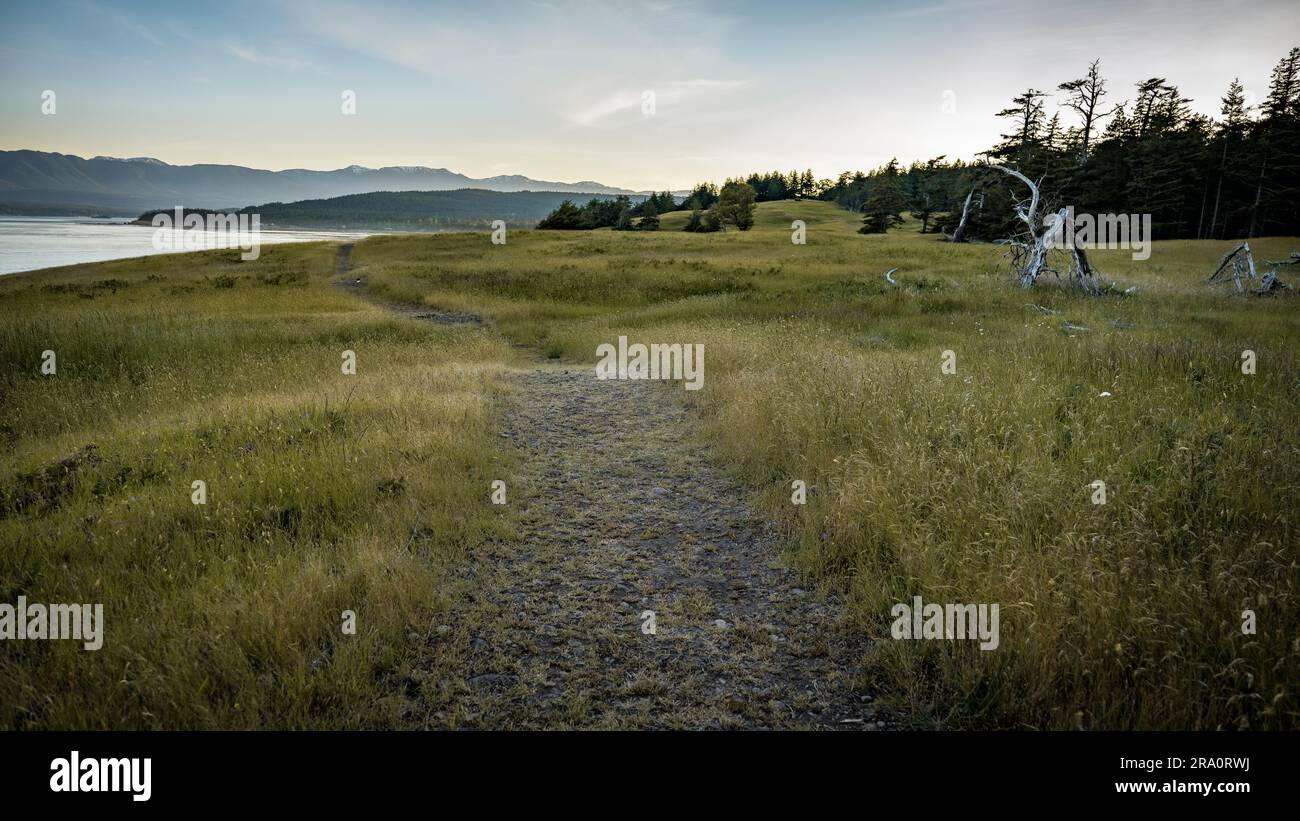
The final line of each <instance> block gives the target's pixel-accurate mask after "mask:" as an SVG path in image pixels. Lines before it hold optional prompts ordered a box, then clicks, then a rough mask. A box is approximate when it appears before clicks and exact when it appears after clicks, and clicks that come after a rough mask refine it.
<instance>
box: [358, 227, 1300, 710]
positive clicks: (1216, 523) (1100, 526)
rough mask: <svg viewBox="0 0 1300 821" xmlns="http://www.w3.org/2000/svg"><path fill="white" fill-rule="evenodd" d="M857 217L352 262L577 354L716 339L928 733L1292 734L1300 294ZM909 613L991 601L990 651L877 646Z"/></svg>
mask: <svg viewBox="0 0 1300 821" xmlns="http://www.w3.org/2000/svg"><path fill="white" fill-rule="evenodd" d="M684 219H685V215H684V214H670V215H665V216H664V217H663V218H662V224H663V227H664V228H665V229H671V228H673V227H676V224H677V222H679V221H683V220H684ZM793 219H803V220H805V221H806V223H807V225H808V235H807V244H806V245H803V246H798V245H793V244H791V242H790V222H791V220H793ZM857 227H858V222H857V220H856V219H855V218H854V216H853V215H852V214H849V213H847V212H843V211H838V210H835V209H833V208H831V207H830V206H827V205H825V204H823V203H813V202H802V203H800V202H779V203H767V204H763V205H762V206H760V208H759V211H758V222H757V225H756V226H755V228H754V230H752V231H750V232H746V233H739V232H734V231H733V232H728V233H725V234H705V235H693V234H687V233H684V232H680V231H671V230H665V231H661V232H659V233H647V234H642V233H632V234H626V233H623V234H621V233H618V232H612V231H597V232H589V233H583V232H573V233H568V232H554V233H551V232H532V233H523V232H520V233H516V234H513V235H511V239H510V242H509V244H508V245H507V246H505V247H499V248H498V247H492V246H490V245H488V244H486V243H485V242H484V241H483V239H482V238H481V237H476V236H464V237H446V238H437V239H426V238H418V237H415V238H405V237H394V238H378V239H374V240H371V241H369V242H366V243H364V244H363V245H361V246H360V247H359V248H358V253H357V259H358V260H359V262H360V263H361V265H362V266H363V270H365V272H366V274H367V276H368V277H369V279H370V282H371V283H372V285H373V286H375V287H378V288H380V289H382V290H383V291H384V292H386V293H389V294H391V295H392V296H394V297H400V298H403V299H421V298H423V299H425V300H426V301H428V302H429V303H430V304H434V305H438V306H440V307H445V308H452V309H455V310H461V311H470V312H478V313H483V314H487V315H491V316H493V317H494V318H496V320H497V329H498V330H499V331H500V332H501V333H502V334H504V335H505V336H507V337H508V338H510V339H512V340H513V341H517V342H523V343H527V344H532V345H538V346H540V347H541V348H542V349H543V350H545V351H546V352H548V354H549V355H551V356H554V357H560V358H563V359H565V360H571V361H573V362H574V363H591V362H593V361H594V358H595V349H596V346H597V345H598V344H600V343H601V342H607V341H612V340H614V339H615V338H616V337H617V336H618V335H620V334H627V335H629V336H630V337H632V338H633V340H634V341H635V340H637V339H640V340H646V341H667V342H702V343H704V344H705V345H706V350H707V357H706V361H707V383H706V388H705V389H704V390H702V391H699V392H698V393H697V394H693V395H692V396H691V399H693V400H694V401H696V402H698V404H699V411H700V412H702V413H704V414H705V415H706V416H707V418H708V419H709V420H710V421H711V424H712V430H713V435H714V437H715V438H716V441H717V443H718V445H719V446H720V447H721V448H722V451H723V452H724V453H726V454H727V456H728V458H729V461H730V463H731V464H732V465H733V467H734V469H735V470H736V471H738V472H739V473H740V474H741V475H742V476H743V478H744V479H745V480H746V481H747V482H748V483H749V484H750V486H752V487H753V488H755V489H756V491H757V492H758V493H760V494H761V495H762V497H763V499H764V500H765V502H766V509H767V510H768V511H769V512H770V513H771V514H773V515H775V516H779V517H782V518H783V519H784V520H785V521H786V522H787V523H788V525H789V527H790V531H791V534H792V538H793V540H794V541H795V543H796V546H797V551H796V557H795V558H796V561H797V562H798V564H799V566H800V567H801V568H803V569H804V570H806V571H807V572H808V573H809V574H810V575H811V576H812V577H814V578H816V579H818V580H820V581H821V582H823V583H824V584H827V585H831V586H835V587H837V588H842V589H844V590H846V591H848V593H849V594H850V595H851V597H852V601H853V604H854V613H855V615H856V619H857V627H858V628H859V629H861V630H864V631H867V632H869V633H870V634H871V635H873V636H876V637H880V638H882V639H883V640H882V641H880V642H879V643H877V644H876V645H875V646H874V648H873V650H872V652H871V653H870V655H869V657H868V658H867V659H866V660H865V661H866V667H865V670H866V673H867V675H868V676H869V677H870V678H871V679H872V680H873V681H875V682H877V683H878V684H881V685H883V686H885V687H887V688H888V689H889V690H890V691H891V692H892V693H893V695H894V698H895V703H896V704H898V705H899V706H901V707H903V708H905V709H907V710H909V711H911V713H912V715H913V716H914V717H915V719H916V720H917V721H919V722H920V723H922V724H928V723H933V724H935V725H939V726H1001V727H1017V726H1029V727H1063V728H1074V727H1089V728H1103V727H1105V728H1115V727H1121V728H1123V727H1252V728H1259V727H1279V726H1287V727H1294V726H1296V724H1297V710H1298V709H1300V707H1298V705H1297V701H1296V698H1297V694H1296V692H1295V682H1296V681H1300V675H1298V673H1300V647H1297V646H1296V644H1295V640H1296V635H1297V629H1298V628H1300V608H1298V605H1300V602H1298V601H1297V595H1298V594H1300V576H1298V575H1297V545H1298V544H1300V539H1298V538H1297V530H1296V525H1297V513H1296V510H1295V507H1294V504H1293V502H1292V500H1293V498H1294V496H1295V494H1296V492H1297V490H1298V489H1300V467H1298V465H1300V462H1298V461H1297V456H1300V432H1297V429H1296V426H1295V425H1294V409H1295V408H1296V407H1297V406H1298V405H1300V379H1297V374H1300V368H1298V367H1297V366H1298V365H1300V348H1297V344H1296V343H1297V340H1298V337H1300V331H1298V330H1297V324H1296V311H1297V303H1296V301H1295V299H1293V298H1282V299H1272V300H1262V299H1256V298H1247V297H1238V296H1235V295H1232V294H1229V293H1227V292H1226V291H1224V290H1221V289H1215V288H1211V287H1206V286H1205V284H1204V279H1205V277H1206V276H1207V275H1208V273H1209V272H1210V271H1212V270H1213V268H1214V267H1215V265H1216V264H1217V262H1218V259H1219V257H1220V256H1221V255H1222V254H1223V252H1224V251H1225V250H1227V249H1228V248H1229V247H1230V244H1229V243H1218V242H1191V241H1180V242H1165V243H1158V244H1157V245H1156V247H1155V249H1154V252H1153V253H1152V256H1151V258H1150V259H1149V260H1147V261H1146V262H1138V261H1134V260H1132V259H1131V257H1130V254H1129V253H1128V252H1123V251H1109V252H1096V253H1094V255H1093V256H1094V257H1095V262H1096V263H1097V265H1098V266H1099V267H1100V269H1101V270H1102V271H1104V272H1106V274H1107V275H1108V276H1110V277H1113V278H1114V279H1116V280H1117V281H1118V282H1119V283H1120V284H1121V285H1122V286H1123V287H1129V286H1137V289H1138V290H1137V292H1136V294H1135V295H1134V296H1131V297H1102V298H1083V297H1078V296H1074V295H1071V294H1068V293H1065V292H1062V291H1060V290H1059V289H1057V288H1055V287H1053V285H1052V284H1050V283H1048V284H1047V285H1046V286H1045V287H1042V288H1040V289H1038V290H1035V291H1032V292H1026V291H1023V290H1021V289H1019V288H1018V287H1015V286H1014V285H1013V284H1012V282H1011V280H1010V277H1009V276H1008V273H1007V271H1006V270H1005V267H1004V262H1003V260H1002V257H1001V249H1000V248H998V247H997V246H991V245H972V246H959V247H953V246H950V245H947V244H944V243H941V242H938V241H936V240H935V239H934V238H933V237H930V236H921V235H919V234H917V233H915V226H914V225H912V226H909V227H908V228H905V229H904V230H902V231H899V232H895V233H890V234H888V235H884V236H863V235H859V234H857V233H856V229H857ZM909 229H910V230H909ZM1253 245H1254V246H1255V247H1256V252H1257V254H1258V257H1259V258H1261V259H1279V258H1283V257H1285V255H1286V254H1287V253H1289V251H1290V250H1291V249H1292V248H1294V247H1297V246H1300V241H1297V240H1295V239H1266V240H1261V241H1259V242H1258V243H1253ZM894 267H897V268H898V269H899V270H898V273H897V274H896V275H895V276H896V278H897V280H898V281H899V283H900V287H898V288H894V287H891V286H890V285H889V284H888V283H887V282H885V281H884V279H883V278H882V274H883V272H884V271H886V270H888V269H889V268H894ZM1035 306H1037V307H1035ZM1072 328H1085V329H1086V330H1074V329H1072ZM1246 349H1250V350H1253V351H1255V353H1256V354H1257V355H1258V357H1259V362H1260V366H1259V369H1258V373H1257V374H1256V375H1254V376H1245V375H1243V374H1242V372H1241V369H1240V364H1241V354H1242V351H1243V350H1246ZM945 350H951V351H953V352H954V353H955V354H956V358H957V373H956V375H953V376H944V375H942V374H941V373H940V361H941V354H942V352H943V351H945ZM1103 394H1109V395H1108V396H1103ZM796 478H799V479H803V480H805V481H807V482H808V485H809V487H810V488H812V489H813V490H812V494H811V496H810V499H809V503H808V505H807V506H806V507H803V508H797V507H795V506H793V505H791V504H790V502H789V493H790V492H789V483H790V481H791V480H792V479H796ZM1095 480H1102V481H1105V482H1106V484H1107V489H1108V500H1107V504H1105V505H1102V506H1097V505H1094V504H1092V502H1091V500H1092V494H1093V490H1092V487H1091V483H1092V482H1093V481H1095ZM913 595H921V596H922V597H923V598H924V599H925V600H926V601H935V602H985V603H994V602H997V603H1000V604H1001V606H1002V609H1003V614H1002V645H1001V648H1000V649H999V650H997V651H993V652H980V651H978V650H974V649H973V648H972V647H970V646H968V645H965V644H962V643H960V642H957V643H950V642H897V641H892V640H890V639H889V638H888V636H889V625H890V621H891V619H890V617H889V615H888V614H889V610H890V607H891V606H892V605H893V604H895V603H897V602H903V601H910V600H911V597H912V596H913ZM1246 609H1250V610H1253V611H1255V613H1256V614H1257V618H1258V620H1259V625H1260V627H1259V630H1258V634H1257V635H1253V636H1246V635H1243V634H1242V632H1241V629H1240V628H1241V624H1242V612H1243V611H1244V610H1246Z"/></svg>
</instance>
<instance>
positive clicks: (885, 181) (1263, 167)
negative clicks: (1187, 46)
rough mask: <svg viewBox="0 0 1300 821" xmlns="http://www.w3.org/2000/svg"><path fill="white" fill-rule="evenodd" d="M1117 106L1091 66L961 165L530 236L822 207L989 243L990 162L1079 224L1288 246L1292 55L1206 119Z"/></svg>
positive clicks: (1292, 227) (923, 165) (617, 214)
mask: <svg viewBox="0 0 1300 821" xmlns="http://www.w3.org/2000/svg"><path fill="white" fill-rule="evenodd" d="M1116 96H1117V95H1115V94H1113V93H1112V89H1111V88H1110V87H1109V83H1108V81H1107V80H1106V78H1105V77H1104V76H1103V74H1102V72H1101V67H1100V62H1099V61H1097V60H1094V61H1093V62H1092V63H1091V65H1089V66H1087V68H1086V70H1084V71H1083V72H1082V73H1081V76H1079V77H1076V78H1074V79H1070V80H1066V81H1064V82H1061V83H1059V84H1058V85H1057V86H1056V88H1055V89H1054V91H1053V92H1051V93H1049V92H1045V91H1041V90H1039V89H1036V88H1028V89H1025V90H1024V91H1023V92H1021V93H1020V94H1017V95H1016V96H1015V97H1013V98H1012V100H1011V101H1010V104H1009V105H1008V106H1007V107H1006V108H1004V109H1003V110H1001V111H999V112H997V115H996V116H997V117H998V118H1000V119H1001V120H1002V121H1003V122H1004V123H1005V124H1006V126H1005V133H1003V134H1001V135H1000V138H999V142H998V143H997V144H996V145H994V146H992V147H991V148H989V149H987V150H985V151H983V152H981V153H980V154H979V156H978V157H977V159H976V160H974V161H973V162H964V161H962V160H955V161H949V160H948V159H947V158H946V157H943V156H940V157H935V158H933V159H931V160H928V161H925V162H913V163H911V164H910V165H908V166H907V167H903V166H902V165H901V164H900V163H899V162H898V160H897V159H893V160H890V161H889V162H888V163H886V164H885V165H884V166H882V167H880V168H877V169H874V170H872V171H868V172H862V171H845V172H843V173H841V174H840V175H839V176H838V177H837V178H836V179H834V180H828V179H822V180H817V179H815V178H814V176H813V173H812V171H811V170H808V171H803V172H799V171H791V172H789V173H782V172H779V171H772V172H768V173H755V174H750V175H749V176H748V177H745V178H743V179H742V178H737V179H728V180H727V181H726V182H725V183H724V185H723V186H722V188H721V189H719V188H718V187H716V186H714V185H713V184H711V183H701V184H699V185H697V186H695V188H694V189H692V190H691V192H690V193H689V194H688V195H686V196H685V197H682V198H681V199H678V198H676V197H674V196H673V195H672V194H671V193H670V192H667V191H665V192H663V193H659V194H651V195H650V196H648V197H646V198H645V199H643V200H641V201H639V202H633V201H632V200H631V199H630V198H627V197H621V198H619V199H618V200H615V201H607V202H602V201H597V200H592V201H591V202H589V203H587V204H586V205H584V206H577V205H574V204H573V203H572V202H568V201H566V202H565V203H563V204H561V206H560V207H559V208H557V209H556V210H555V211H554V212H553V213H551V214H550V215H549V216H547V218H546V219H544V220H542V223H541V224H539V226H538V227H541V228H561V229H583V228H602V227H612V228H616V229H623V230H633V229H636V230H657V229H658V227H659V219H658V217H659V215H660V214H663V213H666V212H668V211H690V212H691V217H690V219H689V220H688V222H687V225H686V230H688V231H716V230H720V229H721V228H723V227H724V226H726V225H728V224H732V225H735V226H736V227H738V228H740V229H741V230H746V229H747V228H749V227H750V226H751V225H752V224H753V204H754V203H755V202H766V201H771V200H783V199H820V200H826V201H829V202H834V203H836V204H837V205H839V206H840V207H842V208H846V209H848V210H850V211H853V212H855V213H861V214H862V228H861V229H860V230H861V231H862V232H863V233H881V232H885V231H888V230H890V229H891V228H893V227H896V226H897V225H899V224H900V223H901V222H902V221H903V219H902V217H903V214H904V213H910V214H911V215H912V216H913V217H914V218H915V219H917V220H919V221H920V223H921V226H920V227H921V231H922V232H925V233H938V232H944V233H946V234H949V235H951V234H953V233H955V232H957V226H958V224H959V223H960V222H961V218H962V215H963V213H964V214H965V215H966V221H965V224H964V225H962V228H961V234H962V235H963V236H962V237H959V238H983V239H1000V238H1004V237H1006V236H1008V235H1009V234H1010V233H1012V232H1013V231H1014V230H1015V224H1014V220H1015V215H1014V213H1015V212H1014V206H1015V202H1016V200H1017V198H1018V196H1019V194H1018V192H1016V191H1014V190H1013V189H1012V187H1011V186H1010V185H1009V184H1008V183H1007V180H1006V178H1005V177H1004V176H1003V175H1000V174H997V173H996V172H994V171H992V170H991V169H990V168H989V167H988V166H989V164H990V163H996V164H1005V165H1008V166H1010V167H1013V168H1015V169H1017V170H1019V171H1020V172H1021V173H1023V174H1025V175H1026V176H1028V177H1031V178H1033V179H1035V180H1040V181H1041V183H1040V188H1041V190H1042V193H1043V196H1044V197H1045V198H1048V199H1051V200H1052V201H1054V202H1059V203H1061V204H1063V205H1072V206H1073V207H1074V209H1075V210H1076V212H1078V213H1092V214H1124V213H1126V214H1151V215H1152V227H1153V230H1154V232H1155V234H1156V235H1157V236H1159V237H1161V238H1165V239H1238V238H1248V237H1255V236H1261V235H1267V234H1273V235H1278V234H1282V235H1292V234H1300V201H1298V198H1297V195H1300V48H1293V49H1291V51H1290V52H1289V53H1288V54H1287V55H1286V56H1285V57H1283V58H1282V59H1281V60H1280V61H1279V62H1278V63H1277V65H1276V66H1275V67H1274V69H1273V71H1272V74H1271V77H1270V79H1269V87H1268V94H1267V96H1266V98H1265V99H1264V101H1263V102H1262V103H1260V104H1258V105H1251V104H1250V102H1249V99H1248V94H1247V93H1246V90H1245V89H1244V88H1243V87H1242V85H1241V82H1240V80H1239V79H1234V80H1233V81H1232V82H1231V83H1229V84H1228V86H1227V89H1226V90H1225V92H1224V95H1223V97H1222V99H1221V100H1220V109H1219V117H1218V118H1217V119H1216V118H1212V117H1207V116H1204V115H1201V114H1196V113H1193V112H1192V111H1191V108H1190V104H1191V100H1189V99H1188V98H1186V97H1184V96H1183V95H1182V93H1181V92H1180V91H1179V90H1178V87H1177V86H1176V85H1174V84H1172V83H1170V82H1169V81H1168V80H1166V79H1165V78H1163V77H1152V78H1150V79H1147V80H1143V81H1142V82H1140V83H1137V84H1136V86H1135V87H1134V89H1133V93H1132V95H1131V96H1130V97H1129V98H1127V99H1124V100H1120V101H1118V102H1116V101H1115V97H1116ZM1049 102H1054V103H1055V105H1054V106H1053V110H1052V111H1051V113H1050V116H1049V111H1048V106H1049Z"/></svg>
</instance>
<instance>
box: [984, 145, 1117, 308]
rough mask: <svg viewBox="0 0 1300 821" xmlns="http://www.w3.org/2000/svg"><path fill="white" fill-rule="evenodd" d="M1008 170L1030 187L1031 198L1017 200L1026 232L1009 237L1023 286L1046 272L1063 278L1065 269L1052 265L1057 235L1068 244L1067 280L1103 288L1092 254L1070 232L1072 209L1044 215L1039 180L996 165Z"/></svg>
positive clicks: (1096, 290)
mask: <svg viewBox="0 0 1300 821" xmlns="http://www.w3.org/2000/svg"><path fill="white" fill-rule="evenodd" d="M992 167H993V168H996V169H998V170H999V171H1001V172H1002V173H1004V174H1007V175H1009V176H1012V177H1015V178H1016V179H1018V180H1020V181H1021V182H1022V183H1024V184H1025V186H1026V187H1028V188H1029V200H1028V202H1026V201H1025V200H1020V201H1018V202H1017V203H1016V205H1015V208H1016V216H1017V217H1019V218H1020V221H1021V222H1023V223H1024V224H1025V230H1024V232H1023V233H1022V234H1021V235H1020V236H1018V237H1012V238H1011V239H1009V240H1007V244H1008V245H1009V246H1010V247H1011V262H1012V267H1013V268H1014V269H1015V270H1016V272H1017V276H1018V277H1019V279H1020V285H1021V287H1022V288H1032V287H1034V285H1035V284H1036V283H1037V282H1038V278H1039V277H1040V276H1042V275H1043V274H1045V273H1051V274H1055V275H1056V276H1057V278H1058V279H1059V278H1060V277H1061V271H1060V270H1058V269H1056V268H1053V267H1051V266H1050V264H1049V262H1050V258H1049V254H1050V252H1051V251H1052V250H1053V248H1054V247H1056V246H1057V245H1058V241H1057V239H1056V238H1057V237H1059V238H1060V240H1061V241H1063V244H1064V245H1066V246H1067V248H1068V250H1069V253H1068V258H1069V263H1068V268H1067V270H1066V272H1065V273H1066V280H1067V281H1068V282H1069V283H1070V284H1071V285H1074V286H1076V287H1078V288H1081V289H1082V290H1084V291H1086V292H1088V293H1091V294H1095V293H1099V292H1100V291H1101V286H1100V285H1099V284H1098V282H1097V277H1096V270H1095V269H1094V268H1093V267H1092V264H1091V263H1090V262H1089V261H1088V255H1087V253H1086V252H1085V251H1084V249H1083V248H1080V247H1079V244H1078V243H1077V242H1076V241H1075V238H1074V237H1073V236H1066V231H1065V229H1066V227H1067V221H1068V219H1069V209H1067V208H1059V209H1056V212H1055V213H1054V214H1053V215H1052V216H1051V217H1050V218H1049V219H1043V218H1040V216H1039V213H1040V210H1039V209H1040V208H1041V207H1042V192H1041V190H1040V188H1039V184H1038V183H1036V182H1034V181H1033V180H1031V179H1029V178H1028V177H1026V176H1025V175H1024V174H1022V173H1020V172H1019V171H1017V170H1016V169H1014V168H1009V167H1008V166H1005V165H995V166H992Z"/></svg>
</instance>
